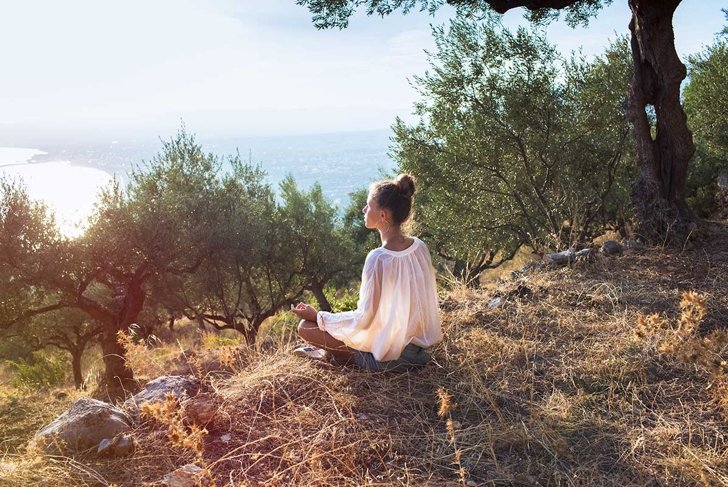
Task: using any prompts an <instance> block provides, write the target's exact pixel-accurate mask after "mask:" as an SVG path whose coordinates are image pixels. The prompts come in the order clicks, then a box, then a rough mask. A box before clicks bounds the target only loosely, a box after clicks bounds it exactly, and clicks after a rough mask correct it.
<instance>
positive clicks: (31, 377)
mask: <svg viewBox="0 0 728 487" xmlns="http://www.w3.org/2000/svg"><path fill="white" fill-rule="evenodd" d="M6 363H7V364H8V365H10V367H11V368H12V369H13V370H14V372H15V375H14V377H13V379H12V380H11V385H12V386H13V387H16V388H18V389H22V390H25V391H33V390H36V389H38V388H41V387H54V386H59V385H62V384H63V383H64V382H65V381H66V371H67V370H68V369H69V365H68V360H66V358H65V357H64V356H62V355H61V354H48V353H45V352H42V351H36V352H33V353H32V354H31V357H30V358H29V359H28V360H26V359H22V358H21V359H18V360H17V361H14V360H6Z"/></svg>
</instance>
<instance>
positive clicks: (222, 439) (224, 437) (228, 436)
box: [220, 433, 233, 443]
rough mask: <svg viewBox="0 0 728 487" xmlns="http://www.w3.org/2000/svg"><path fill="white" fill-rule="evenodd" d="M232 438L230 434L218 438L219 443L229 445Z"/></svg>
mask: <svg viewBox="0 0 728 487" xmlns="http://www.w3.org/2000/svg"><path fill="white" fill-rule="evenodd" d="M232 438H233V437H232V435H231V434H230V433H225V434H224V435H222V436H221V437H220V441H222V442H223V443H230V440H232Z"/></svg>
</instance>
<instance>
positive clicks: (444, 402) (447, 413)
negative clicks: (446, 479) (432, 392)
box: [437, 387, 467, 485]
mask: <svg viewBox="0 0 728 487" xmlns="http://www.w3.org/2000/svg"><path fill="white" fill-rule="evenodd" d="M437 399H438V403H439V406H440V408H439V409H438V411H437V415H438V416H440V417H441V418H446V417H447V420H446V421H445V427H446V428H447V434H448V438H449V440H450V444H451V445H452V447H453V449H454V450H455V458H454V459H453V461H452V464H453V465H455V466H456V467H457V468H458V469H457V471H456V473H457V475H458V480H459V481H460V483H461V484H462V485H466V483H465V480H466V478H467V472H466V471H465V468H464V467H463V464H462V453H463V452H462V450H461V449H460V448H458V446H457V444H456V443H455V440H456V436H455V430H456V429H457V427H458V425H456V422H455V421H453V419H452V412H453V411H454V410H455V408H457V404H456V403H455V402H454V401H453V399H452V395H450V393H449V392H448V391H447V390H445V389H444V388H442V387H440V388H438V389H437Z"/></svg>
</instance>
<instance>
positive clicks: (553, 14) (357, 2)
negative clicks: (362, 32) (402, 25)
mask: <svg viewBox="0 0 728 487" xmlns="http://www.w3.org/2000/svg"><path fill="white" fill-rule="evenodd" d="M296 3H297V4H298V5H302V6H305V7H307V8H308V10H309V11H310V12H311V14H312V16H313V18H312V21H313V24H314V26H316V28H318V29H326V28H331V27H338V28H339V29H343V28H346V27H347V26H348V25H349V18H350V17H351V16H352V15H353V14H354V12H356V11H357V10H358V9H359V8H363V9H364V10H365V11H366V13H367V15H375V14H376V15H379V16H381V17H384V16H386V15H390V14H392V13H393V12H395V11H397V10H401V11H402V13H404V14H406V13H408V12H410V11H411V10H415V9H416V10H419V11H427V12H429V13H430V14H434V13H435V11H437V10H438V9H439V8H441V7H442V6H443V5H445V4H446V3H447V4H448V5H451V6H455V7H456V8H457V11H458V13H459V14H460V15H472V16H474V17H480V16H482V15H488V14H490V13H491V12H493V11H498V12H500V13H503V12H505V11H507V10H510V9H511V8H513V7H512V6H509V5H508V4H507V2H503V1H495V0H447V1H446V0H296ZM611 3H612V0H571V1H565V2H564V1H557V2H553V3H550V2H548V1H545V2H544V1H542V0H532V1H529V2H525V4H521V5H518V6H524V7H527V8H528V9H529V10H528V11H527V12H526V14H525V15H526V17H527V18H529V19H530V20H531V21H533V22H539V23H544V22H549V21H552V20H554V19H556V18H559V16H560V15H561V13H563V14H564V18H565V20H566V22H567V23H568V24H569V25H572V26H575V25H586V24H587V23H588V22H589V19H590V18H591V17H593V16H594V15H596V14H597V12H599V10H601V8H602V7H604V6H606V5H609V4H611ZM552 5H553V6H552Z"/></svg>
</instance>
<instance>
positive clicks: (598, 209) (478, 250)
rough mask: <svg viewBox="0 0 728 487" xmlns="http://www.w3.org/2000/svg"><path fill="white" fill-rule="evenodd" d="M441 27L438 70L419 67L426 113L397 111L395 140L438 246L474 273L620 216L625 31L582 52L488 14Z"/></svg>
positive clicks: (565, 242)
mask: <svg viewBox="0 0 728 487" xmlns="http://www.w3.org/2000/svg"><path fill="white" fill-rule="evenodd" d="M434 35H435V42H436V45H437V51H436V53H435V54H434V55H433V56H432V58H431V61H430V64H431V71H430V72H427V73H426V74H425V75H424V76H421V77H417V78H416V84H417V86H418V88H419V90H420V93H421V96H422V98H421V101H420V102H418V103H417V104H416V106H415V111H416V114H417V115H418V116H419V118H420V120H419V122H418V123H416V124H415V125H411V126H408V125H407V124H405V123H404V122H402V121H401V120H397V122H396V124H395V126H394V132H395V136H394V144H395V145H394V149H393V152H394V155H395V157H396V159H397V161H398V162H399V165H400V169H401V170H402V171H407V172H411V173H413V174H414V175H415V176H416V177H417V178H418V182H419V188H420V190H419V192H418V196H417V197H418V220H419V222H420V224H422V226H423V229H424V232H423V235H424V236H425V237H426V238H427V239H428V240H429V242H430V243H431V248H433V249H434V250H435V251H436V252H438V253H439V254H440V255H441V256H443V257H446V258H448V259H452V260H455V261H460V262H461V263H462V265H461V267H462V268H463V269H464V268H469V269H471V270H472V269H475V274H476V275H477V273H479V272H480V270H482V269H483V268H486V267H492V266H495V265H498V264H499V263H500V262H502V260H503V259H506V258H509V257H510V256H512V255H513V254H514V253H515V252H516V251H517V249H518V248H519V247H520V246H521V245H523V244H528V245H530V246H532V247H534V248H537V249H544V248H557V249H559V248H564V247H567V246H569V245H571V244H572V243H573V242H575V241H579V240H585V239H588V238H590V237H591V236H592V235H593V234H594V233H595V232H598V231H599V230H600V229H601V228H602V226H603V225H604V224H605V223H606V222H607V221H609V220H611V219H614V218H616V212H617V209H618V208H620V207H621V206H622V205H623V204H624V203H625V198H626V192H627V191H626V187H627V175H628V171H625V170H624V168H623V159H624V156H625V154H626V153H628V151H629V144H628V140H627V135H628V132H629V130H628V124H627V118H626V113H625V107H626V97H627V86H628V82H629V78H630V65H631V64H630V60H629V55H628V49H627V45H626V41H624V40H621V41H619V42H617V43H615V44H614V45H613V46H611V47H610V49H609V50H608V51H607V53H605V55H603V56H602V57H600V58H598V59H596V60H594V61H592V62H587V61H585V60H584V59H580V58H577V57H574V58H572V59H570V60H569V61H563V60H561V58H560V57H559V55H558V53H557V52H556V51H555V50H554V48H553V47H552V46H550V45H549V44H548V42H547V41H546V39H545V37H544V34H543V33H542V32H540V31H538V30H526V29H523V28H520V29H518V30H517V31H516V32H510V31H508V30H507V29H504V28H502V27H501V26H500V25H499V24H498V23H497V22H495V21H493V20H489V21H486V22H476V21H472V20H467V19H457V20H455V21H453V22H451V24H450V28H449V29H448V30H447V31H446V30H445V29H444V28H436V29H435V30H434ZM468 263H469V264H468ZM456 274H457V273H456ZM472 277H473V275H472V272H471V273H470V277H469V278H472Z"/></svg>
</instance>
